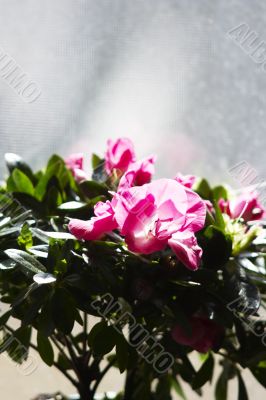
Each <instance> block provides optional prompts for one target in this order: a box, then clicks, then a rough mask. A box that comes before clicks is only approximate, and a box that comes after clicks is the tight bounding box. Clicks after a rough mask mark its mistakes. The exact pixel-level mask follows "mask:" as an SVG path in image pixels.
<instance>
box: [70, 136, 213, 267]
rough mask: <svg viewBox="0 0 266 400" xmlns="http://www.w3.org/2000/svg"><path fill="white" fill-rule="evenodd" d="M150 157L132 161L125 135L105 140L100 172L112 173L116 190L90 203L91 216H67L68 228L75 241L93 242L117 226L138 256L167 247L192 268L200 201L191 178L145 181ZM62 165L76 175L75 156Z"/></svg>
mask: <svg viewBox="0 0 266 400" xmlns="http://www.w3.org/2000/svg"><path fill="white" fill-rule="evenodd" d="M154 161H155V157H153V156H151V157H149V158H147V159H145V160H142V161H136V157H135V152H134V148H133V144H132V143H131V141H130V140H129V139H118V140H116V141H111V140H109V141H108V148H107V151H106V154H105V170H106V172H107V174H109V175H110V174H112V173H113V172H114V171H115V172H116V173H117V171H118V175H120V177H121V179H120V182H119V184H118V189H117V192H116V193H114V194H113V198H112V200H111V201H107V202H105V203H103V202H99V203H97V204H96V206H95V210H94V211H95V217H93V218H92V219H91V220H89V221H82V220H77V219H73V220H71V221H70V223H69V230H70V232H71V233H72V234H73V235H75V236H76V237H77V238H78V239H85V240H96V239H99V238H101V237H102V236H103V235H104V234H106V233H108V232H110V231H113V230H114V229H118V230H119V232H120V234H121V235H122V236H123V237H124V238H125V242H126V244H127V246H128V249H129V250H130V251H132V252H135V253H141V254H151V253H154V252H156V251H160V250H163V249H165V248H166V246H168V245H169V246H170V247H171V248H172V250H173V251H174V253H175V254H176V256H177V258H178V259H179V260H180V261H182V263H183V264H184V265H186V266H187V267H188V268H190V269H192V270H195V269H197V268H198V266H199V263H200V259H201V255H202V250H201V248H200V247H199V246H198V244H197V239H196V237H195V232H197V231H199V230H200V229H202V228H203V227H204V223H205V216H206V206H205V202H204V201H203V200H202V199H201V198H200V197H199V195H198V194H196V193H195V192H194V191H193V190H192V189H191V186H192V184H193V181H194V177H190V176H188V177H182V176H180V175H179V176H177V178H176V179H158V180H155V181H153V182H150V180H151V177H152V175H153V172H154ZM67 164H68V166H70V168H71V169H72V170H73V173H74V175H75V176H79V177H80V176H81V173H80V165H81V164H80V157H79V158H78V162H77V163H75V162H74V161H73V157H72V158H71V164H70V162H69V161H68V163H67ZM73 165H74V167H73Z"/></svg>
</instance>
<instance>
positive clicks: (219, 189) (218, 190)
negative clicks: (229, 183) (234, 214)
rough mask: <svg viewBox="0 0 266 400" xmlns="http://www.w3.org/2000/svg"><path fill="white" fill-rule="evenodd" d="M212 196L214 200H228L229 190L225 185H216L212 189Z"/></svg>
mask: <svg viewBox="0 0 266 400" xmlns="http://www.w3.org/2000/svg"><path fill="white" fill-rule="evenodd" d="M212 197H213V199H214V200H216V201H218V200H220V199H224V200H227V199H228V192H227V190H226V188H225V187H224V186H215V187H214V188H213V189H212Z"/></svg>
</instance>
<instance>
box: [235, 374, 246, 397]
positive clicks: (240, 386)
mask: <svg viewBox="0 0 266 400" xmlns="http://www.w3.org/2000/svg"><path fill="white" fill-rule="evenodd" d="M237 378H238V400H248V393H247V389H246V386H245V383H244V381H243V379H242V376H241V373H240V372H238V373H237Z"/></svg>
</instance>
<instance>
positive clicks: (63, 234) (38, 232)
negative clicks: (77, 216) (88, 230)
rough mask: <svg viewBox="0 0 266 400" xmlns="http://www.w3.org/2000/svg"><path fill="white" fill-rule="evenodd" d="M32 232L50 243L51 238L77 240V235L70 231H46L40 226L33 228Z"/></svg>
mask: <svg viewBox="0 0 266 400" xmlns="http://www.w3.org/2000/svg"><path fill="white" fill-rule="evenodd" d="M31 232H32V233H33V235H34V236H36V237H37V238H38V239H40V240H41V241H42V242H44V243H47V244H49V242H50V239H58V240H69V239H71V240H76V238H75V236H73V235H71V233H68V232H45V231H42V230H41V229H39V228H31Z"/></svg>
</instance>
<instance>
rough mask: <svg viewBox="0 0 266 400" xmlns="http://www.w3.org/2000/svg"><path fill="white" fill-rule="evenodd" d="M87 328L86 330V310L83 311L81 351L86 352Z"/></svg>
mask: <svg viewBox="0 0 266 400" xmlns="http://www.w3.org/2000/svg"><path fill="white" fill-rule="evenodd" d="M87 330H88V315H87V313H86V312H84V329H83V332H84V338H83V352H84V353H85V352H86V348H87Z"/></svg>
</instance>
